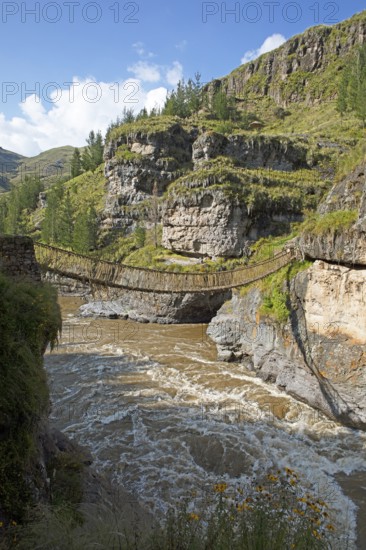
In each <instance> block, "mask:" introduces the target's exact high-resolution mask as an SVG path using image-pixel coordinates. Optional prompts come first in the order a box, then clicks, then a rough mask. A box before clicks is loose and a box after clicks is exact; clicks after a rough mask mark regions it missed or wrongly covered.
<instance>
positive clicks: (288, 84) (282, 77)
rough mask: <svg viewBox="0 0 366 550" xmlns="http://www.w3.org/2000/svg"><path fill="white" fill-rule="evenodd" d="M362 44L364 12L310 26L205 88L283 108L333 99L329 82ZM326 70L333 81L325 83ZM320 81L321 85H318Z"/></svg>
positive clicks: (365, 32)
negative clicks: (260, 97) (259, 98)
mask: <svg viewBox="0 0 366 550" xmlns="http://www.w3.org/2000/svg"><path fill="white" fill-rule="evenodd" d="M365 41H366V16H365V12H363V13H361V14H360V15H359V16H355V17H353V18H352V19H350V20H348V21H344V22H342V23H339V24H337V25H334V26H325V25H324V26H319V27H313V28H311V29H309V30H307V31H306V32H305V33H303V34H301V35H299V36H295V37H293V38H291V39H290V40H288V41H287V42H286V43H285V44H284V45H283V46H281V47H280V48H278V49H277V50H275V51H273V52H269V53H267V54H264V55H262V56H261V57H259V58H258V59H256V60H255V61H252V62H250V63H247V64H245V65H242V66H241V67H239V68H238V69H236V70H235V71H233V72H232V73H231V74H230V75H228V76H227V77H225V78H223V79H221V80H216V81H214V82H213V83H211V84H210V85H209V86H208V87H207V89H208V90H210V92H211V93H212V92H213V91H214V90H215V89H219V88H221V89H223V90H224V91H225V92H227V93H228V94H231V95H233V96H234V97H237V98H243V97H245V96H246V95H247V94H251V93H252V94H253V93H254V94H260V95H263V96H270V97H271V98H272V99H274V101H275V102H276V103H277V104H279V105H283V106H286V105H287V104H289V103H291V102H298V101H306V102H307V103H314V102H317V101H319V100H320V99H321V98H322V97H324V96H327V97H332V96H334V94H335V92H336V89H335V88H334V85H333V87H330V84H331V82H332V80H333V83H334V77H336V71H337V67H339V66H341V65H342V63H344V60H345V58H346V56H347V54H348V52H349V51H350V50H351V49H353V48H354V47H355V46H357V45H361V44H363V43H364V42H365ZM331 65H332V67H330V66H331ZM328 69H330V71H329V75H330V74H331V75H332V77H333V78H332V80H330V81H328V82H327V81H326V80H327V76H326V74H327V70H328ZM314 76H315V79H314ZM322 79H324V80H323V85H322V86H318V85H317V84H318V83H319V82H321V81H322ZM328 80H329V78H328Z"/></svg>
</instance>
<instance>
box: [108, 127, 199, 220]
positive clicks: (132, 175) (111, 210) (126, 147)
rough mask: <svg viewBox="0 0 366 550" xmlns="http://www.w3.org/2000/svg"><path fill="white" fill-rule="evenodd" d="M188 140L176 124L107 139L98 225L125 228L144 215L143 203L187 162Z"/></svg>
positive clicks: (158, 192) (170, 179)
mask: <svg viewBox="0 0 366 550" xmlns="http://www.w3.org/2000/svg"><path fill="white" fill-rule="evenodd" d="M192 141H193V138H192V136H191V135H189V134H188V133H187V132H186V131H185V130H184V129H183V128H182V126H181V125H179V124H172V125H171V126H170V127H169V128H168V129H166V130H164V131H154V132H147V131H146V132H143V131H139V132H134V133H131V134H128V135H121V136H120V137H119V138H118V139H116V140H112V141H110V142H109V143H108V145H107V146H106V149H105V155H104V157H105V176H106V178H107V196H106V204H105V208H104V219H103V222H102V227H103V228H106V229H111V228H123V229H127V230H129V229H133V228H134V224H135V223H136V222H137V221H138V220H139V219H141V218H142V217H145V218H147V217H148V216H147V214H146V213H145V216H144V213H143V212H142V211H141V208H142V209H143V208H144V206H143V202H144V201H146V199H149V198H151V196H152V195H153V194H154V193H155V194H156V195H157V196H159V195H161V194H162V193H163V192H164V191H165V189H166V188H167V186H168V185H169V183H171V182H172V181H173V180H174V179H175V178H176V177H177V176H178V175H179V171H178V168H179V167H180V166H181V165H182V164H183V165H184V164H186V163H189V162H190V161H191V158H192ZM141 204H142V207H141V208H140V209H139V208H135V207H136V206H137V205H141Z"/></svg>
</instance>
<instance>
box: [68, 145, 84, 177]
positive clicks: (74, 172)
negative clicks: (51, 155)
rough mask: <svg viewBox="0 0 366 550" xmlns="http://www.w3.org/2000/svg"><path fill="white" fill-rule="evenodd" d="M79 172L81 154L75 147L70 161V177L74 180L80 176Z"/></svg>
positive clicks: (80, 170) (80, 169)
mask: <svg viewBox="0 0 366 550" xmlns="http://www.w3.org/2000/svg"><path fill="white" fill-rule="evenodd" d="M81 172H82V168H81V154H80V151H79V149H78V148H77V147H76V148H75V149H74V154H73V156H72V159H71V177H72V178H76V177H77V176H80V174H81Z"/></svg>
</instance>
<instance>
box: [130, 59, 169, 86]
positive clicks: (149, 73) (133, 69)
mask: <svg viewBox="0 0 366 550" xmlns="http://www.w3.org/2000/svg"><path fill="white" fill-rule="evenodd" d="M127 70H128V72H130V73H132V74H133V75H134V76H135V78H138V79H139V80H143V81H144V82H159V80H160V78H161V77H160V70H159V67H158V66H157V65H153V64H152V63H147V62H146V61H138V62H137V63H135V64H134V65H131V66H130V67H128V69H127Z"/></svg>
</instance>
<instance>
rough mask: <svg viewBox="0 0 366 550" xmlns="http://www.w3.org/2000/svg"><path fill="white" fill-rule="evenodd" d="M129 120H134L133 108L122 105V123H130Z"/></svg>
mask: <svg viewBox="0 0 366 550" xmlns="http://www.w3.org/2000/svg"><path fill="white" fill-rule="evenodd" d="M131 122H135V115H134V112H133V109H127V108H126V107H124V108H123V111H122V124H131Z"/></svg>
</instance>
